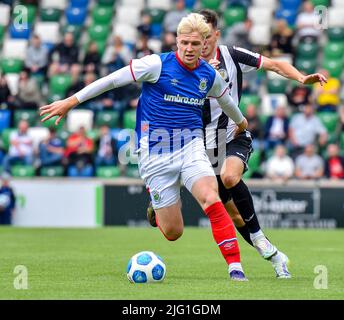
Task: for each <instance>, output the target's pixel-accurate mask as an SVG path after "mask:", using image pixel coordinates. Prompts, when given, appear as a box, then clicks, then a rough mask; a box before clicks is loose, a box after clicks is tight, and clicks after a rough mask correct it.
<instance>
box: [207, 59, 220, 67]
mask: <svg viewBox="0 0 344 320" xmlns="http://www.w3.org/2000/svg"><path fill="white" fill-rule="evenodd" d="M209 64H210V65H211V66H212V67H213V68H214V69H218V68H219V64H220V61H219V60H216V59H210V60H209Z"/></svg>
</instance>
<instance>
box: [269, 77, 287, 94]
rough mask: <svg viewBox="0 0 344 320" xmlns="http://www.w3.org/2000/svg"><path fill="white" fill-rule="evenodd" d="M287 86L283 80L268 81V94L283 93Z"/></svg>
mask: <svg viewBox="0 0 344 320" xmlns="http://www.w3.org/2000/svg"><path fill="white" fill-rule="evenodd" d="M287 86H288V81H287V80H284V79H269V80H268V85H267V88H268V92H269V93H285V92H286V89H287Z"/></svg>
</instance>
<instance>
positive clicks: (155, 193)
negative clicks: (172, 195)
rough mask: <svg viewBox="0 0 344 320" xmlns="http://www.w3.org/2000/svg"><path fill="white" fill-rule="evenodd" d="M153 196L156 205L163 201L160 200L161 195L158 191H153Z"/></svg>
mask: <svg viewBox="0 0 344 320" xmlns="http://www.w3.org/2000/svg"><path fill="white" fill-rule="evenodd" d="M151 195H152V198H153V201H154V202H155V203H159V202H160V200H161V199H160V194H159V192H158V191H156V190H153V191H152V192H151Z"/></svg>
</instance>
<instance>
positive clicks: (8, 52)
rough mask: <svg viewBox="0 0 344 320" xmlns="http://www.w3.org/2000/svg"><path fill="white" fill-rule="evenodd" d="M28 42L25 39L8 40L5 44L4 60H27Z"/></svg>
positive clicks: (3, 50)
mask: <svg viewBox="0 0 344 320" xmlns="http://www.w3.org/2000/svg"><path fill="white" fill-rule="evenodd" d="M27 46H28V41H27V40H25V39H6V40H5V41H4V44H3V49H2V58H18V59H21V60H25V58H26V50H27Z"/></svg>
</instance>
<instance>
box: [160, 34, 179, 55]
mask: <svg viewBox="0 0 344 320" xmlns="http://www.w3.org/2000/svg"><path fill="white" fill-rule="evenodd" d="M176 50H177V43H176V34H174V33H172V32H165V33H164V38H163V41H162V46H161V52H170V51H176Z"/></svg>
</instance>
